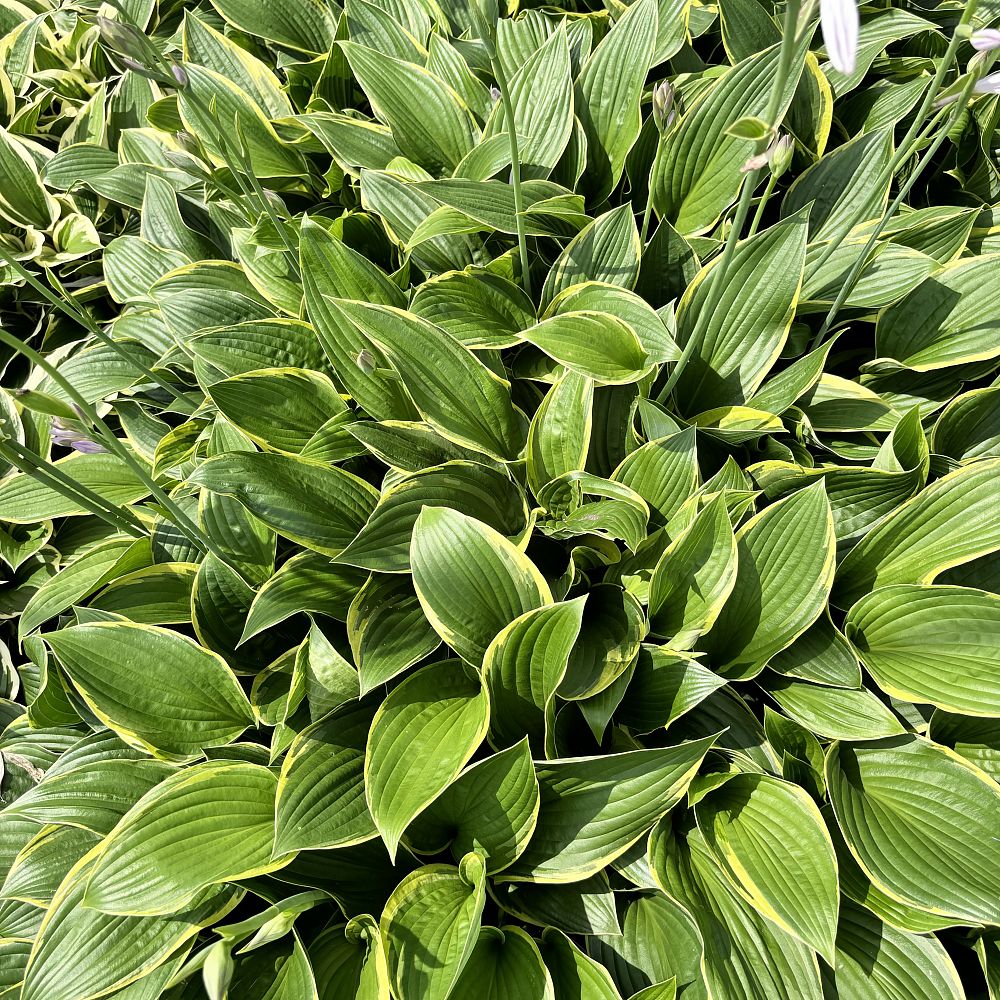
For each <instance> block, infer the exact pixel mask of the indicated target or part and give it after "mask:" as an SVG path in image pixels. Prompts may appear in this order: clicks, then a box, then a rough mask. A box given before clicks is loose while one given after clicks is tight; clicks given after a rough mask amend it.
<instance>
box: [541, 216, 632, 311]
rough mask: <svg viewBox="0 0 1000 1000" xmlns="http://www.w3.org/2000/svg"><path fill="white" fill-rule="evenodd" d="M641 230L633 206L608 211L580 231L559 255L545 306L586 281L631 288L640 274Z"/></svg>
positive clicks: (551, 272) (544, 293)
mask: <svg viewBox="0 0 1000 1000" xmlns="http://www.w3.org/2000/svg"><path fill="white" fill-rule="evenodd" d="M641 253H642V247H641V246H640V245H639V230H638V229H637V228H636V225H635V216H634V215H633V214H632V208H631V206H630V205H627V204H626V205H622V206H621V207H620V208H615V209H612V210H611V211H610V212H605V214H604V215H600V216H598V217H597V218H596V219H594V221H593V222H591V223H590V224H589V225H588V226H585V227H584V228H583V229H581V230H580V232H579V233H577V234H576V236H574V237H573V239H572V240H570V242H569V243H567V244H566V247H565V249H564V250H563V252H562V253H561V254H560V255H559V256H558V257H557V258H556V260H555V262H554V263H553V265H552V267H551V269H550V270H549V273H548V275H547V276H546V278H545V285H544V286H543V288H542V307H543V308H548V306H549V305H550V304H551V303H552V302H553V301H554V300H555V299H556V298H557V297H558V296H559V294H560V293H562V292H565V291H566V290H567V289H568V288H572V287H573V286H574V285H579V284H580V283H581V282H584V281H603V282H606V283H607V284H609V285H618V286H620V287H622V288H631V287H632V286H633V285H634V284H635V281H636V277H637V276H638V274H639V257H640V255H641Z"/></svg>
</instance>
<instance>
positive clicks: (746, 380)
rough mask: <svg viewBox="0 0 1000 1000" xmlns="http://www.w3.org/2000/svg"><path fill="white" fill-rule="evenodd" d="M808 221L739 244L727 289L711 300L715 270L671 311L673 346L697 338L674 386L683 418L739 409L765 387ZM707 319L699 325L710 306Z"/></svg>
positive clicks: (791, 300) (798, 272)
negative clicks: (674, 324)
mask: <svg viewBox="0 0 1000 1000" xmlns="http://www.w3.org/2000/svg"><path fill="white" fill-rule="evenodd" d="M805 251H806V217H805V216H804V215H797V216H794V217H793V218H790V219H786V220H785V221H783V222H779V223H778V224H777V225H776V226H772V227H771V228H770V229H767V230H765V231H764V232H763V233H760V234H758V235H757V236H754V237H753V238H751V239H749V240H746V241H744V242H743V243H740V244H737V247H736V251H735V253H734V255H733V258H732V263H731V264H730V267H729V270H728V271H727V272H726V288H725V290H724V291H723V292H722V295H721V297H719V298H716V294H717V293H716V292H715V291H714V286H715V284H716V282H715V278H714V275H715V273H716V267H717V266H718V265H717V264H715V262H713V263H712V264H709V265H707V266H706V267H704V268H702V270H701V271H700V272H699V274H698V275H697V276H696V277H695V279H694V281H692V282H691V284H690V285H688V288H687V291H686V292H685V293H684V296H683V298H682V299H681V301H680V304H679V306H678V308H677V342H678V344H680V345H681V346H682V347H683V346H685V345H686V344H687V343H688V341H689V340H690V339H691V337H692V336H694V331H695V329H696V326H698V325H700V330H701V332H700V335H699V337H698V340H697V344H696V347H695V349H694V352H693V353H692V354H691V359H690V362H689V364H688V366H687V368H685V369H684V375H683V377H682V378H681V380H680V382H679V383H678V386H677V399H678V404H679V406H680V407H681V411H682V412H684V413H700V412H703V411H705V410H711V409H713V408H715V407H719V406H728V405H732V404H739V403H743V402H745V401H746V400H748V399H749V398H750V397H751V396H752V395H753V394H754V393H755V392H756V391H757V390H758V389H759V388H760V385H761V383H762V382H763V381H764V377H765V376H766V375H767V373H768V372H769V371H770V370H771V366H772V365H773V364H774V362H775V361H776V360H777V359H778V355H779V354H780V353H781V350H782V347H783V346H784V343H785V339H786V337H787V336H788V330H789V327H790V326H791V322H792V317H793V316H794V314H795V305H796V302H797V301H798V296H799V287H800V285H801V281H802V266H803V263H804V261H805ZM709 302H711V303H712V308H713V311H712V313H711V316H710V317H709V319H708V321H707V322H705V321H704V320H702V322H701V323H700V324H699V321H698V317H699V316H702V314H703V313H704V311H705V309H706V308H708V303H709Z"/></svg>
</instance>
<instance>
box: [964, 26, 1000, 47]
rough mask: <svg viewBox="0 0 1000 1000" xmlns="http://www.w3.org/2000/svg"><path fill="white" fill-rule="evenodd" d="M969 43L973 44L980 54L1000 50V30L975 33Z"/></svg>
mask: <svg viewBox="0 0 1000 1000" xmlns="http://www.w3.org/2000/svg"><path fill="white" fill-rule="evenodd" d="M969 41H970V42H971V43H972V47H973V48H974V49H976V50H977V51H979V52H989V51H990V49H1000V29H998V28H983V29H982V30H981V31H974V32H973V33H972V36H971V37H970V38H969Z"/></svg>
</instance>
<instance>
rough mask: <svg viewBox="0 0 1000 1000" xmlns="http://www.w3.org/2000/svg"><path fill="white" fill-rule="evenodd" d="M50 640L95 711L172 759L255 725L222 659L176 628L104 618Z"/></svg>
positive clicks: (132, 740)
mask: <svg viewBox="0 0 1000 1000" xmlns="http://www.w3.org/2000/svg"><path fill="white" fill-rule="evenodd" d="M45 640H46V642H47V643H48V645H49V646H50V647H51V648H52V651H53V653H55V655H56V656H57V657H58V658H59V662H60V663H61V664H62V666H63V669H64V670H65V671H66V673H67V674H68V675H69V678H70V680H71V681H72V682H73V686H74V687H75V688H76V690H77V691H78V692H79V693H80V695H81V697H83V699H84V701H85V702H86V703H87V705H88V706H89V707H90V708H91V710H92V711H93V712H94V713H95V715H97V717H98V718H99V719H101V721H102V722H103V723H104V724H105V725H107V726H108V727H110V728H111V729H113V730H114V731H115V732H116V733H118V735H119V736H121V737H122V739H123V740H125V742H126V743H129V744H131V745H132V746H136V747H139V748H141V749H143V750H147V751H149V752H151V753H154V754H156V755H158V756H163V757H164V758H166V759H168V760H185V759H191V758H192V757H196V756H198V755H200V753H201V751H202V750H203V749H204V748H205V747H206V746H218V745H220V744H225V743H231V742H232V741H233V740H235V739H236V738H237V737H238V736H239V735H240V733H242V732H243V731H244V730H245V729H246V728H247V726H250V725H252V724H253V713H252V712H251V711H250V703H249V702H248V700H247V697H246V695H245V694H244V693H243V690H242V689H241V688H240V686H239V683H238V682H237V680H236V677H235V676H234V674H233V672H232V671H231V670H230V669H229V667H228V666H227V665H226V662H225V661H224V660H223V659H222V657H220V656H217V655H216V654H215V653H210V652H209V651H208V650H206V649H204V648H202V647H201V646H199V645H197V644H196V643H194V642H192V641H191V640H190V639H188V638H186V637H185V636H182V635H180V634H178V633H176V632H170V631H167V630H166V629H161V628H154V627H153V626H150V625H140V624H134V623H132V622H98V623H95V624H92V625H74V626H73V627H71V628H66V629H61V630H60V631H58V632H51V633H49V634H48V635H47V636H46V637H45Z"/></svg>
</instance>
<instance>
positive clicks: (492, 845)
mask: <svg viewBox="0 0 1000 1000" xmlns="http://www.w3.org/2000/svg"><path fill="white" fill-rule="evenodd" d="M537 819H538V782H537V781H536V779H535V769H534V765H533V764H532V761H531V753H530V751H529V748H528V741H527V739H526V738H525V739H523V740H521V742H520V743H517V744H515V745H514V746H512V747H510V749H508V750H502V751H501V752H500V753H498V754H496V755H494V756H492V757H487V758H485V759H484V760H480V761H477V762H476V763H475V764H473V765H472V766H471V767H469V768H467V769H466V770H465V771H464V772H463V773H462V774H461V775H459V777H458V778H456V779H455V780H454V781H453V782H452V783H451V784H450V785H449V786H448V787H447V788H446V789H445V790H444V792H442V793H441V795H440V796H438V798H437V799H435V800H434V801H433V802H432V803H431V804H430V805H429V806H428V807H427V808H426V809H425V810H424V811H423V812H422V813H421V814H420V816H418V817H417V819H416V820H414V821H413V823H412V824H411V825H410V827H409V829H408V831H407V834H406V839H407V841H408V842H409V844H410V846H411V847H413V848H414V849H416V850H420V851H421V853H427V854H431V853H433V854H439V853H441V851H443V850H444V849H445V848H446V847H447V849H449V850H450V851H451V853H452V855H453V857H454V858H455V860H456V861H459V860H461V858H462V857H463V856H464V855H465V854H467V853H468V852H469V851H470V850H473V849H475V850H477V851H479V852H480V853H482V854H483V855H485V858H486V870H487V872H488V873H491V874H492V873H493V872H497V871H501V870H502V869H504V868H506V867H508V866H509V865H511V864H513V862H514V861H516V860H517V858H518V857H519V856H520V855H521V853H522V852H523V851H524V848H525V846H526V845H527V843H528V840H529V839H530V838H531V834H532V832H533V831H534V829H535V822H536V820H537Z"/></svg>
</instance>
